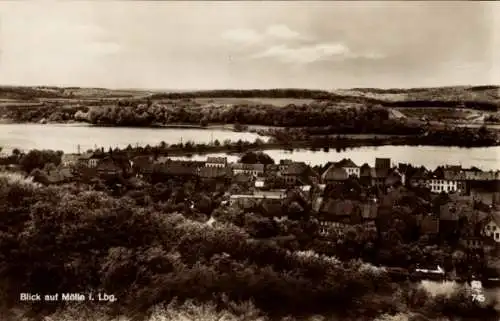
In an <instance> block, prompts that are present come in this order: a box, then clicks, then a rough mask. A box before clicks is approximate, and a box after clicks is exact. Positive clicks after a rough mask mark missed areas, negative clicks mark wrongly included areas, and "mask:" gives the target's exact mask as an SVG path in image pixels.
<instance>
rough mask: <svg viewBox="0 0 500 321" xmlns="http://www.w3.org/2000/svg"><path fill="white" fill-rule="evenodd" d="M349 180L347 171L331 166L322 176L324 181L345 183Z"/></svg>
mask: <svg viewBox="0 0 500 321" xmlns="http://www.w3.org/2000/svg"><path fill="white" fill-rule="evenodd" d="M348 178H349V174H347V172H346V170H345V169H343V168H339V167H336V166H335V165H332V166H330V167H329V168H328V169H327V170H326V171H325V172H324V173H323V175H322V176H321V179H322V180H323V181H345V180H347V179H348Z"/></svg>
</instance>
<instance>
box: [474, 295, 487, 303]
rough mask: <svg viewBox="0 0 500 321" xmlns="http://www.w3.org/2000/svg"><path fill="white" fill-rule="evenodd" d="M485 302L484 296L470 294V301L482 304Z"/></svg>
mask: <svg viewBox="0 0 500 321" xmlns="http://www.w3.org/2000/svg"><path fill="white" fill-rule="evenodd" d="M485 300H486V298H485V297H484V294H476V293H473V294H472V301H476V302H484V301H485Z"/></svg>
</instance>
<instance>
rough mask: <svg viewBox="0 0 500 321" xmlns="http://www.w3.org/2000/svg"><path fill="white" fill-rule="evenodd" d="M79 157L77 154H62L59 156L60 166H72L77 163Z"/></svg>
mask: <svg viewBox="0 0 500 321" xmlns="http://www.w3.org/2000/svg"><path fill="white" fill-rule="evenodd" d="M80 157H81V156H80V155H78V154H63V155H62V156H61V165H62V166H64V167H71V166H74V165H76V164H77V163H78V160H79V159H80Z"/></svg>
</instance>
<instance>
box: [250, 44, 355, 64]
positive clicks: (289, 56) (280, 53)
mask: <svg viewBox="0 0 500 321" xmlns="http://www.w3.org/2000/svg"><path fill="white" fill-rule="evenodd" d="M347 54H349V48H347V47H346V46H344V45H342V44H317V45H312V46H303V47H298V48H290V47H287V46H284V45H281V46H273V47H271V48H269V49H267V50H265V51H264V52H261V53H258V54H256V55H254V56H253V57H254V58H276V59H279V60H281V61H283V62H286V63H300V64H307V63H312V62H315V61H318V60H322V59H325V58H328V57H335V56H346V55H347Z"/></svg>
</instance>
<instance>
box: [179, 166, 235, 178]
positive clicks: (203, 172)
mask: <svg viewBox="0 0 500 321" xmlns="http://www.w3.org/2000/svg"><path fill="white" fill-rule="evenodd" d="M184 166H185V167H187V168H190V169H192V170H193V171H194V172H195V173H196V172H197V173H198V176H199V178H200V179H201V180H206V181H214V180H216V181H228V180H229V179H230V178H231V176H232V172H231V169H230V168H226V167H202V168H200V169H199V170H196V168H195V167H190V166H186V165H184Z"/></svg>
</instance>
